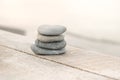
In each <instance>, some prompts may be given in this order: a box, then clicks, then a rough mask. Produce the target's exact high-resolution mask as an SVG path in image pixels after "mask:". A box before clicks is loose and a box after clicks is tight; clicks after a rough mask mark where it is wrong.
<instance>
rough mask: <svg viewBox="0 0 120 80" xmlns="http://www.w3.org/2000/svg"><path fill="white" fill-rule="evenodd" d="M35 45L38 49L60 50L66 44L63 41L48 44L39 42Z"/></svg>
mask: <svg viewBox="0 0 120 80" xmlns="http://www.w3.org/2000/svg"><path fill="white" fill-rule="evenodd" d="M35 45H36V46H37V47H40V48H45V49H55V50H56V49H62V48H64V47H65V46H66V42H65V41H64V40H63V41H58V42H49V43H45V42H41V41H39V40H36V41H35Z"/></svg>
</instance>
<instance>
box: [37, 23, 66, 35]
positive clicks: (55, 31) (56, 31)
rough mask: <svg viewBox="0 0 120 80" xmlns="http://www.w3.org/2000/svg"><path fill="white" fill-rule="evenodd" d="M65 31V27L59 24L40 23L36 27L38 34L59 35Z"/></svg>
mask: <svg viewBox="0 0 120 80" xmlns="http://www.w3.org/2000/svg"><path fill="white" fill-rule="evenodd" d="M65 31H66V28H65V27H64V26H60V25H41V26H40V27H39V28H38V33H39V34H42V35H48V36H55V35H60V34H62V33H64V32H65Z"/></svg>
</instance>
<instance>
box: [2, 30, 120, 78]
mask: <svg viewBox="0 0 120 80" xmlns="http://www.w3.org/2000/svg"><path fill="white" fill-rule="evenodd" d="M0 36H1V39H0V44H1V45H4V46H8V47H10V48H13V49H16V50H18V51H22V52H25V53H27V54H32V55H35V54H34V53H33V52H32V51H31V49H30V46H31V44H32V42H33V41H34V39H29V38H27V37H24V36H20V35H15V34H12V33H11V34H10V33H8V32H4V31H1V32H0ZM35 56H37V57H40V58H44V59H47V60H50V61H53V62H56V63H60V64H63V65H66V66H69V67H72V68H75V69H78V70H83V71H86V72H91V73H93V74H97V75H101V76H104V77H108V78H111V79H120V57H115V56H110V55H105V54H102V53H97V52H93V51H86V50H83V49H79V48H75V47H71V46H67V53H66V54H64V55H55V56H40V55H35Z"/></svg>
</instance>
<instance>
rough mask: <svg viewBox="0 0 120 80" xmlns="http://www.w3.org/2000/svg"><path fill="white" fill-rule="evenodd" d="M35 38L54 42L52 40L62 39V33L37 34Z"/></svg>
mask: <svg viewBox="0 0 120 80" xmlns="http://www.w3.org/2000/svg"><path fill="white" fill-rule="evenodd" d="M37 39H38V40H39V41H41V42H54V41H62V40H64V35H59V36H44V35H40V34H38V36H37Z"/></svg>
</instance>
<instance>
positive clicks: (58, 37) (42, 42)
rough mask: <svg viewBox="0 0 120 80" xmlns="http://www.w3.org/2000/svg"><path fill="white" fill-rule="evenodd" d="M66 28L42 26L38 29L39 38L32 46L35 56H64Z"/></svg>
mask: <svg viewBox="0 0 120 80" xmlns="http://www.w3.org/2000/svg"><path fill="white" fill-rule="evenodd" d="M65 31H66V28H65V27H64V26H60V25H41V26H40V27H39V28H38V36H37V39H36V40H35V43H34V44H33V45H32V46H31V49H32V51H33V52H34V53H35V54H63V53H65V51H66V50H65V46H66V41H65V40H64V35H63V34H62V33H64V32H65Z"/></svg>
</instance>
